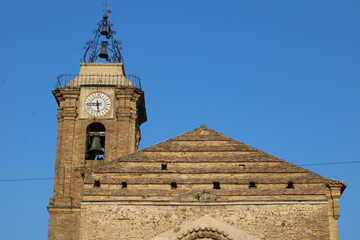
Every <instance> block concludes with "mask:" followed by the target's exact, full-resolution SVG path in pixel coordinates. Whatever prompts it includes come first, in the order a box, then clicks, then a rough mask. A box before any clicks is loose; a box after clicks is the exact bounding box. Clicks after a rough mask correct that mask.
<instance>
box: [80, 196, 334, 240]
mask: <svg viewBox="0 0 360 240" xmlns="http://www.w3.org/2000/svg"><path fill="white" fill-rule="evenodd" d="M327 211H328V210H327V203H326V202H315V201H314V202H309V203H294V202H292V203H289V202H282V203H281V202H278V203H277V202H267V203H259V204H253V203H249V204H246V203H227V204H212V205H207V204H202V205H191V204H190V205H180V204H179V205H174V204H172V205H166V204H164V205H156V204H150V205H146V203H144V202H143V203H141V204H140V203H138V204H134V205H130V204H126V203H119V202H118V203H116V202H108V203H104V202H103V203H83V204H82V206H81V223H80V239H81V240H87V239H93V240H105V239H106V240H115V239H116V240H121V239H132V240H150V239H154V240H155V239H158V240H160V239H161V240H175V239H181V236H183V235H185V234H186V233H187V232H189V231H191V230H192V229H193V228H194V229H196V228H197V224H198V223H197V224H193V223H195V222H196V220H198V219H201V218H203V217H206V218H208V219H214V220H216V221H218V222H219V223H218V224H215V225H214V223H213V224H211V223H209V224H208V225H206V221H205V220H203V221H202V222H203V223H204V224H203V225H202V226H201V227H206V228H207V229H216V230H218V231H219V232H224V233H225V234H226V235H227V236H228V237H229V239H234V240H240V239H277V240H278V239H286V240H290V239H294V240H295V239H299V240H300V239H301V240H303V239H316V240H318V239H324V240H326V239H330V236H329V223H328V215H327ZM222 225H223V227H222ZM224 226H229V227H228V228H226V227H224ZM230 226H231V227H230ZM229 229H230V230H229ZM239 234H240V235H239Z"/></svg>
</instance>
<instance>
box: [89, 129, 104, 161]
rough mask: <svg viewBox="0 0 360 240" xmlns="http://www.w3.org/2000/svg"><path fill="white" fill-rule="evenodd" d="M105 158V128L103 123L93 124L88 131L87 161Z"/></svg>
mask: <svg viewBox="0 0 360 240" xmlns="http://www.w3.org/2000/svg"><path fill="white" fill-rule="evenodd" d="M104 158H105V127H104V125H102V124H101V123H92V124H90V125H89V126H88V127H87V130H86V154H85V159H86V160H103V159H104Z"/></svg>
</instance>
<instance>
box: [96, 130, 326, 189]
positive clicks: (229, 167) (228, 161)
mask: <svg viewBox="0 0 360 240" xmlns="http://www.w3.org/2000/svg"><path fill="white" fill-rule="evenodd" d="M125 162H147V163H151V162H164V163H167V164H171V163H178V162H183V163H209V164H211V163H216V164H217V165H218V166H216V168H218V169H219V168H221V169H223V172H225V173H226V172H228V173H231V172H233V171H234V168H233V165H234V163H238V164H239V169H236V170H241V168H242V167H243V168H244V169H243V170H244V172H248V173H254V172H266V173H279V174H280V173H281V174H285V173H299V176H298V178H297V179H296V181H297V182H299V181H301V182H304V181H305V178H307V179H311V180H313V181H316V182H319V181H321V182H324V180H325V181H327V179H326V178H324V177H322V176H320V175H319V174H316V173H314V172H312V171H310V170H307V169H304V168H302V167H300V166H297V165H295V164H292V163H289V162H287V161H285V160H283V159H280V158H278V157H276V156H273V155H271V154H268V153H266V152H263V151H261V150H259V149H257V148H255V147H252V146H249V145H247V144H245V143H242V142H240V141H237V140H235V139H233V138H230V137H228V136H226V135H224V134H222V133H219V132H217V131H215V130H212V129H210V128H208V127H206V126H205V125H202V126H200V127H198V128H195V129H193V130H191V131H189V132H186V133H184V134H181V135H179V136H176V137H173V138H170V139H168V140H166V141H163V142H160V143H158V144H155V145H153V146H150V147H147V148H144V149H142V150H140V151H137V152H135V153H133V154H130V155H128V156H125V157H122V158H120V159H117V160H115V161H112V162H109V163H105V164H103V165H100V166H96V167H94V168H92V171H93V172H107V171H110V172H117V171H118V172H119V173H120V172H124V171H129V170H130V169H129V168H128V167H127V166H125V165H124V164H122V163H125ZM242 164H243V165H242ZM211 166H213V164H212V165H211ZM211 166H210V165H209V167H208V168H203V169H202V171H204V172H206V171H207V170H209V171H211V170H212V169H213V167H211ZM137 167H138V170H139V171H146V170H149V171H153V169H151V168H146V167H144V168H141V166H137ZM145 168H146V169H145ZM133 170H136V169H133ZM192 170H194V169H189V171H190V172H191V171H192ZM169 171H171V170H170V169H169ZM169 171H168V172H169ZM196 171H198V169H197V170H196ZM274 177H275V176H274ZM279 177H280V176H279ZM295 178H296V177H295V176H294V178H293V179H294V180H295ZM268 180H270V179H268ZM263 181H267V180H266V179H263Z"/></svg>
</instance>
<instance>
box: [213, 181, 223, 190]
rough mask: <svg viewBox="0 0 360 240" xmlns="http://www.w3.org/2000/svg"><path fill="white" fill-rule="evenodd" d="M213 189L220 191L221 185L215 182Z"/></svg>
mask: <svg viewBox="0 0 360 240" xmlns="http://www.w3.org/2000/svg"><path fill="white" fill-rule="evenodd" d="M213 188H214V189H220V188H221V187H220V183H219V182H213Z"/></svg>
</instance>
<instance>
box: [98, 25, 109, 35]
mask: <svg viewBox="0 0 360 240" xmlns="http://www.w3.org/2000/svg"><path fill="white" fill-rule="evenodd" d="M100 34H101V35H104V36H107V35H109V28H108V25H107V24H105V23H104V24H103V25H102V28H101V31H100Z"/></svg>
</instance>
